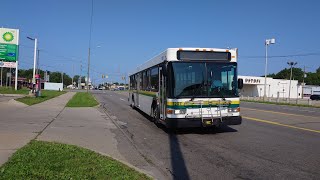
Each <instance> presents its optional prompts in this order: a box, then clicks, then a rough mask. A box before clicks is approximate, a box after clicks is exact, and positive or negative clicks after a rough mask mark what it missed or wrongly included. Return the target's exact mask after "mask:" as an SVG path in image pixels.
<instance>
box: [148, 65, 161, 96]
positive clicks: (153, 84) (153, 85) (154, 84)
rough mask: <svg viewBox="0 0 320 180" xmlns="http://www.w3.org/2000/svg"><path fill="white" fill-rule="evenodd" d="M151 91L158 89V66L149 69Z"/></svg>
mask: <svg viewBox="0 0 320 180" xmlns="http://www.w3.org/2000/svg"><path fill="white" fill-rule="evenodd" d="M150 86H151V91H154V92H158V89H159V87H158V86H159V69H158V67H153V68H152V69H151V79H150Z"/></svg>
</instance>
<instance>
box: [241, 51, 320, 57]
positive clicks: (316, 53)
mask: <svg viewBox="0 0 320 180" xmlns="http://www.w3.org/2000/svg"><path fill="white" fill-rule="evenodd" d="M304 56H320V53H318V52H315V53H302V54H290V55H274V56H268V58H292V57H304ZM239 58H247V59H261V58H265V56H239Z"/></svg>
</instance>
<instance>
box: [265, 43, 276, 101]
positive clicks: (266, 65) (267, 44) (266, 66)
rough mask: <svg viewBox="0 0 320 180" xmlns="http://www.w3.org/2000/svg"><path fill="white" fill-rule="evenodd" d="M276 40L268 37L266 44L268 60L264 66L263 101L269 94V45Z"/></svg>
mask: <svg viewBox="0 0 320 180" xmlns="http://www.w3.org/2000/svg"><path fill="white" fill-rule="evenodd" d="M275 43H276V40H275V39H274V38H272V39H266V41H265V46H266V61H265V68H264V95H263V101H265V100H266V96H267V68H268V46H269V45H270V44H275Z"/></svg>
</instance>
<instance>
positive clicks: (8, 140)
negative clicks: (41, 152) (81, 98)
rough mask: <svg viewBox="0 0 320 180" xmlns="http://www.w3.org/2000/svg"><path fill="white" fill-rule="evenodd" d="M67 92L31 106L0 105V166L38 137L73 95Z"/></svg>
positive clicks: (11, 102) (4, 103)
mask: <svg viewBox="0 0 320 180" xmlns="http://www.w3.org/2000/svg"><path fill="white" fill-rule="evenodd" d="M74 94H75V93H74V92H68V93H66V94H63V95H61V96H58V97H56V98H53V99H50V100H47V101H45V102H43V103H39V104H36V105H33V106H25V105H22V104H20V103H18V102H15V101H12V100H10V101H6V102H1V103H0V165H2V164H3V163H4V162H6V161H7V160H8V158H9V157H10V156H11V155H12V154H13V153H14V152H15V151H16V150H17V149H19V148H21V147H23V146H24V145H26V144H27V143H28V142H29V141H30V140H32V139H34V138H35V137H37V135H39V134H40V133H41V132H42V131H43V130H44V129H45V127H47V126H48V124H49V123H50V122H52V121H53V120H54V119H55V118H56V117H57V116H58V115H59V114H60V113H61V112H62V110H63V109H64V107H65V105H66V103H67V102H68V101H69V99H71V97H72V96H73V95H74Z"/></svg>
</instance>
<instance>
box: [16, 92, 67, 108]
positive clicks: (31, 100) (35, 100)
mask: <svg viewBox="0 0 320 180" xmlns="http://www.w3.org/2000/svg"><path fill="white" fill-rule="evenodd" d="M64 93H66V92H64V91H48V90H42V91H41V96H40V97H31V96H26V97H23V98H18V99H16V101H19V102H22V103H24V104H27V105H29V106H31V105H34V104H38V103H41V102H43V101H46V100H48V99H52V98H54V97H57V96H60V95H61V94H64Z"/></svg>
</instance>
